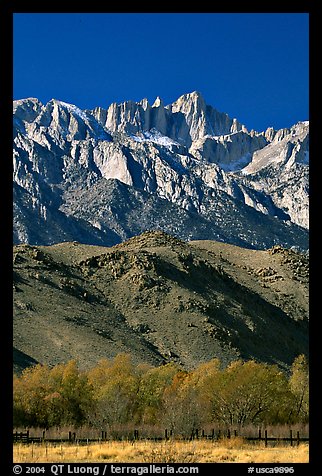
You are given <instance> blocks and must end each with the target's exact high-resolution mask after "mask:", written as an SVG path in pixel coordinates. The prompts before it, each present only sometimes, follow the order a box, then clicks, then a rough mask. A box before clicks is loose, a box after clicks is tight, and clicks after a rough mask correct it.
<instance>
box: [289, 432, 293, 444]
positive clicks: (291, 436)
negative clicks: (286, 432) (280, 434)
mask: <svg viewBox="0 0 322 476" xmlns="http://www.w3.org/2000/svg"><path fill="white" fill-rule="evenodd" d="M290 440H291V446H293V434H292V430H290Z"/></svg>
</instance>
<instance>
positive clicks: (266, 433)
mask: <svg viewBox="0 0 322 476" xmlns="http://www.w3.org/2000/svg"><path fill="white" fill-rule="evenodd" d="M265 446H267V430H265Z"/></svg>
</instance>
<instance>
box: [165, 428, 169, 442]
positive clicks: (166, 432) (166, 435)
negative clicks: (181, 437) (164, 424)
mask: <svg viewBox="0 0 322 476" xmlns="http://www.w3.org/2000/svg"><path fill="white" fill-rule="evenodd" d="M164 438H165V439H166V440H167V439H168V430H167V428H166V429H165V430H164Z"/></svg>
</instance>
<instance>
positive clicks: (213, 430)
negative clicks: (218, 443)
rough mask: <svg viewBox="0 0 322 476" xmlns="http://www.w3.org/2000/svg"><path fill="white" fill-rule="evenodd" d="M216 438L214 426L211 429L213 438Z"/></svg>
mask: <svg viewBox="0 0 322 476" xmlns="http://www.w3.org/2000/svg"><path fill="white" fill-rule="evenodd" d="M214 438H215V429H214V428H213V429H212V430H211V439H212V440H213V439H214Z"/></svg>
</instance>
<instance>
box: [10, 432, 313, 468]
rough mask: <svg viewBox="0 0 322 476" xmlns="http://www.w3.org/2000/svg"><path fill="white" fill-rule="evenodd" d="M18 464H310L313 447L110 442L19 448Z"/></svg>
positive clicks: (15, 453)
mask: <svg viewBox="0 0 322 476" xmlns="http://www.w3.org/2000/svg"><path fill="white" fill-rule="evenodd" d="M13 460H14V462H15V463H23V462H28V463H47V462H48V463H59V462H62V461H63V462H66V463H80V462H92V463H94V462H95V463H99V462H106V463H232V462H233V463H308V462H309V446H308V444H300V445H299V446H290V445H287V446H286V445H284V446H280V445H279V446H272V447H266V448H265V446H264V444H263V443H260V444H250V443H248V442H245V441H244V440H243V439H242V438H239V437H237V438H232V439H230V440H228V439H227V440H221V441H220V442H212V441H207V440H198V441H196V440H195V441H171V440H169V441H163V442H151V441H145V440H141V441H135V442H130V441H109V442H104V443H95V444H88V445H77V444H63V445H60V444H59V445H53V444H49V443H44V444H32V445H25V444H15V445H14V447H13Z"/></svg>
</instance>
